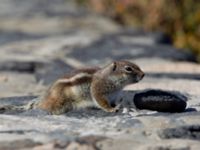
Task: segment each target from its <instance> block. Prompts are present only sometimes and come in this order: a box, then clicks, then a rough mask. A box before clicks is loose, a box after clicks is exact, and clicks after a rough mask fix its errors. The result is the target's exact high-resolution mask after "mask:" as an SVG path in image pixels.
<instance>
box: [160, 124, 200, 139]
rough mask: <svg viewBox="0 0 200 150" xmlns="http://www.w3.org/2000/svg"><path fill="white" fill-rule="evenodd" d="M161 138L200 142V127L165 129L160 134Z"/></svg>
mask: <svg viewBox="0 0 200 150" xmlns="http://www.w3.org/2000/svg"><path fill="white" fill-rule="evenodd" d="M160 137H161V138H164V139H171V138H183V139H192V140H200V125H191V126H182V127H177V128H168V129H164V130H163V131H162V133H160Z"/></svg>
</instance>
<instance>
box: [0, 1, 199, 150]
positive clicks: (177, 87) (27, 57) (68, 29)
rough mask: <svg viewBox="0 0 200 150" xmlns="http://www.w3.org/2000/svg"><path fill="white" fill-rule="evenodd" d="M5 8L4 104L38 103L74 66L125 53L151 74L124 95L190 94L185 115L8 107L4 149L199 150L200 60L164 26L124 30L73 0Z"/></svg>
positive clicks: (0, 82)
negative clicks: (164, 31) (12, 109)
mask: <svg viewBox="0 0 200 150" xmlns="http://www.w3.org/2000/svg"><path fill="white" fill-rule="evenodd" d="M0 8H1V9H0V33H1V34H0V97H1V99H0V105H1V106H2V105H6V104H13V105H20V104H23V103H26V102H27V101H30V100H31V99H33V98H34V96H37V95H41V94H43V93H44V91H45V90H46V88H47V87H48V86H49V85H50V84H51V83H52V82H53V81H54V80H55V79H56V78H58V77H59V76H61V75H63V74H65V73H66V72H69V71H70V70H71V69H75V68H79V67H83V66H84V67H85V66H97V65H98V66H103V65H105V64H107V63H109V62H111V61H112V60H117V59H126V60H130V61H133V62H136V63H137V64H138V65H139V66H140V67H141V68H142V69H143V70H144V72H145V73H146V76H145V78H144V80H143V81H141V82H140V83H138V84H136V85H130V86H127V87H126V88H125V89H124V90H125V91H127V90H128V91H129V92H124V95H123V98H124V99H127V100H128V101H133V95H134V94H135V92H136V91H137V92H138V91H139V92H143V91H145V90H148V89H156V90H164V91H171V92H172V93H175V94H177V95H183V96H185V97H186V99H187V108H186V110H185V111H184V112H182V113H163V112H156V111H150V110H138V111H137V112H130V113H122V112H118V113H116V114H112V113H105V112H103V111H101V110H95V109H92V110H80V111H73V112H69V113H66V114H64V115H60V116H51V115H46V114H45V113H44V112H41V111H40V110H32V111H27V112H20V113H19V112H7V113H3V114H0V149H2V150H10V149H13V150H14V149H35V150H37V149H48V150H49V149H58V150H59V149H67V150H73V149H78V150H79V149H81V150H86V149H88V150H100V149H102V150H111V149H114V150H121V149H127V150H128V149H137V150H199V148H200V142H199V141H200V88H199V87H200V81H199V80H200V65H199V64H197V63H195V59H194V56H193V55H192V54H190V53H189V52H187V51H185V50H178V49H175V48H174V47H173V46H172V45H171V42H170V40H169V39H168V38H167V37H166V36H164V35H163V34H161V33H159V32H155V33H149V32H144V31H141V30H133V29H124V28H122V27H120V26H118V25H116V24H115V23H113V22H112V21H111V20H109V19H106V18H104V17H102V16H98V15H96V14H91V13H88V12H86V11H84V10H82V9H80V8H77V7H76V6H75V5H74V3H73V2H72V1H66V0H56V1H55V0H34V1H33V0H2V1H1V3H0ZM27 96H28V97H27Z"/></svg>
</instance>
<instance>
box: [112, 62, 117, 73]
mask: <svg viewBox="0 0 200 150" xmlns="http://www.w3.org/2000/svg"><path fill="white" fill-rule="evenodd" d="M112 67H113V68H112V70H113V71H115V70H116V68H117V63H116V62H115V61H114V62H113V63H112Z"/></svg>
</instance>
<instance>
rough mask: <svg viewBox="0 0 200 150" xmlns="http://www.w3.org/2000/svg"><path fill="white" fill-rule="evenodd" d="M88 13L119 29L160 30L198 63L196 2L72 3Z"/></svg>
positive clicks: (86, 0) (199, 37) (199, 35)
mask: <svg viewBox="0 0 200 150" xmlns="http://www.w3.org/2000/svg"><path fill="white" fill-rule="evenodd" d="M76 1H77V2H78V4H80V5H81V6H84V7H86V8H88V9H89V10H91V11H94V12H97V13H100V14H103V15H105V16H107V17H109V18H111V19H112V20H114V21H116V22H117V23H119V24H121V25H123V26H129V27H137V28H141V27H142V28H143V29H145V30H146V31H162V32H164V33H165V34H166V35H168V36H170V37H171V39H172V43H173V44H174V45H175V46H176V47H177V48H186V49H188V50H190V51H192V52H194V53H195V54H196V55H197V60H198V61H200V44H199V43H200V10H199V8H200V2H199V1H198V0H188V1H181V0H175V1H172V2H170V3H169V1H167V0H153V1H148V0H140V1H137V0H76Z"/></svg>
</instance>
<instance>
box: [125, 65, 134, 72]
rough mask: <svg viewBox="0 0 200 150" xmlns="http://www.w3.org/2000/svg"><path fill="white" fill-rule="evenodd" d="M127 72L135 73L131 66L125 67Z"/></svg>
mask: <svg viewBox="0 0 200 150" xmlns="http://www.w3.org/2000/svg"><path fill="white" fill-rule="evenodd" d="M125 70H126V71H127V72H132V71H133V69H132V68H131V67H129V66H125Z"/></svg>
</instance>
